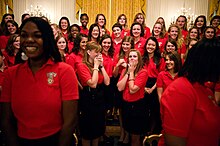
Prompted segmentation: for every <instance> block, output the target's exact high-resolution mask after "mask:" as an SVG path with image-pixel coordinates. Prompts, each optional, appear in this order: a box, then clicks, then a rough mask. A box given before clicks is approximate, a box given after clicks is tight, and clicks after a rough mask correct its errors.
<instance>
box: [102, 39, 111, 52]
mask: <svg viewBox="0 0 220 146" xmlns="http://www.w3.org/2000/svg"><path fill="white" fill-rule="evenodd" d="M101 46H102V48H103V51H104V52H108V50H109V49H110V47H111V39H110V38H106V39H104V40H103V41H102V44H101Z"/></svg>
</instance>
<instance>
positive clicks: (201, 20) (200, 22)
mask: <svg viewBox="0 0 220 146" xmlns="http://www.w3.org/2000/svg"><path fill="white" fill-rule="evenodd" d="M204 23H205V22H204V19H203V18H202V17H200V18H198V21H197V22H196V27H198V28H202V26H203V25H204Z"/></svg>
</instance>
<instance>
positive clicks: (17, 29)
mask: <svg viewBox="0 0 220 146" xmlns="http://www.w3.org/2000/svg"><path fill="white" fill-rule="evenodd" d="M8 23H11V24H13V25H14V26H15V27H16V32H15V34H18V33H19V27H18V23H17V22H15V21H14V20H8V21H7V22H6V23H5V30H4V34H5V35H10V32H9V30H8V27H7V24H8Z"/></svg>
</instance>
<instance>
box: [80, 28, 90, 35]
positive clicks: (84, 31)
mask: <svg viewBox="0 0 220 146" xmlns="http://www.w3.org/2000/svg"><path fill="white" fill-rule="evenodd" d="M80 33H82V34H85V35H88V34H89V29H88V28H86V29H83V27H82V26H80Z"/></svg>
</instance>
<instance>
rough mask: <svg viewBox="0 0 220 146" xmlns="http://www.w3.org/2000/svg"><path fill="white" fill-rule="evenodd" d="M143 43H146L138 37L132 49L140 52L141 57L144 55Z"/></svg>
mask: <svg viewBox="0 0 220 146" xmlns="http://www.w3.org/2000/svg"><path fill="white" fill-rule="evenodd" d="M145 43H146V39H145V38H143V37H140V39H139V41H138V42H136V43H135V44H134V48H135V49H137V50H139V51H140V53H141V56H143V55H144V49H145V48H144V45H145Z"/></svg>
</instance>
